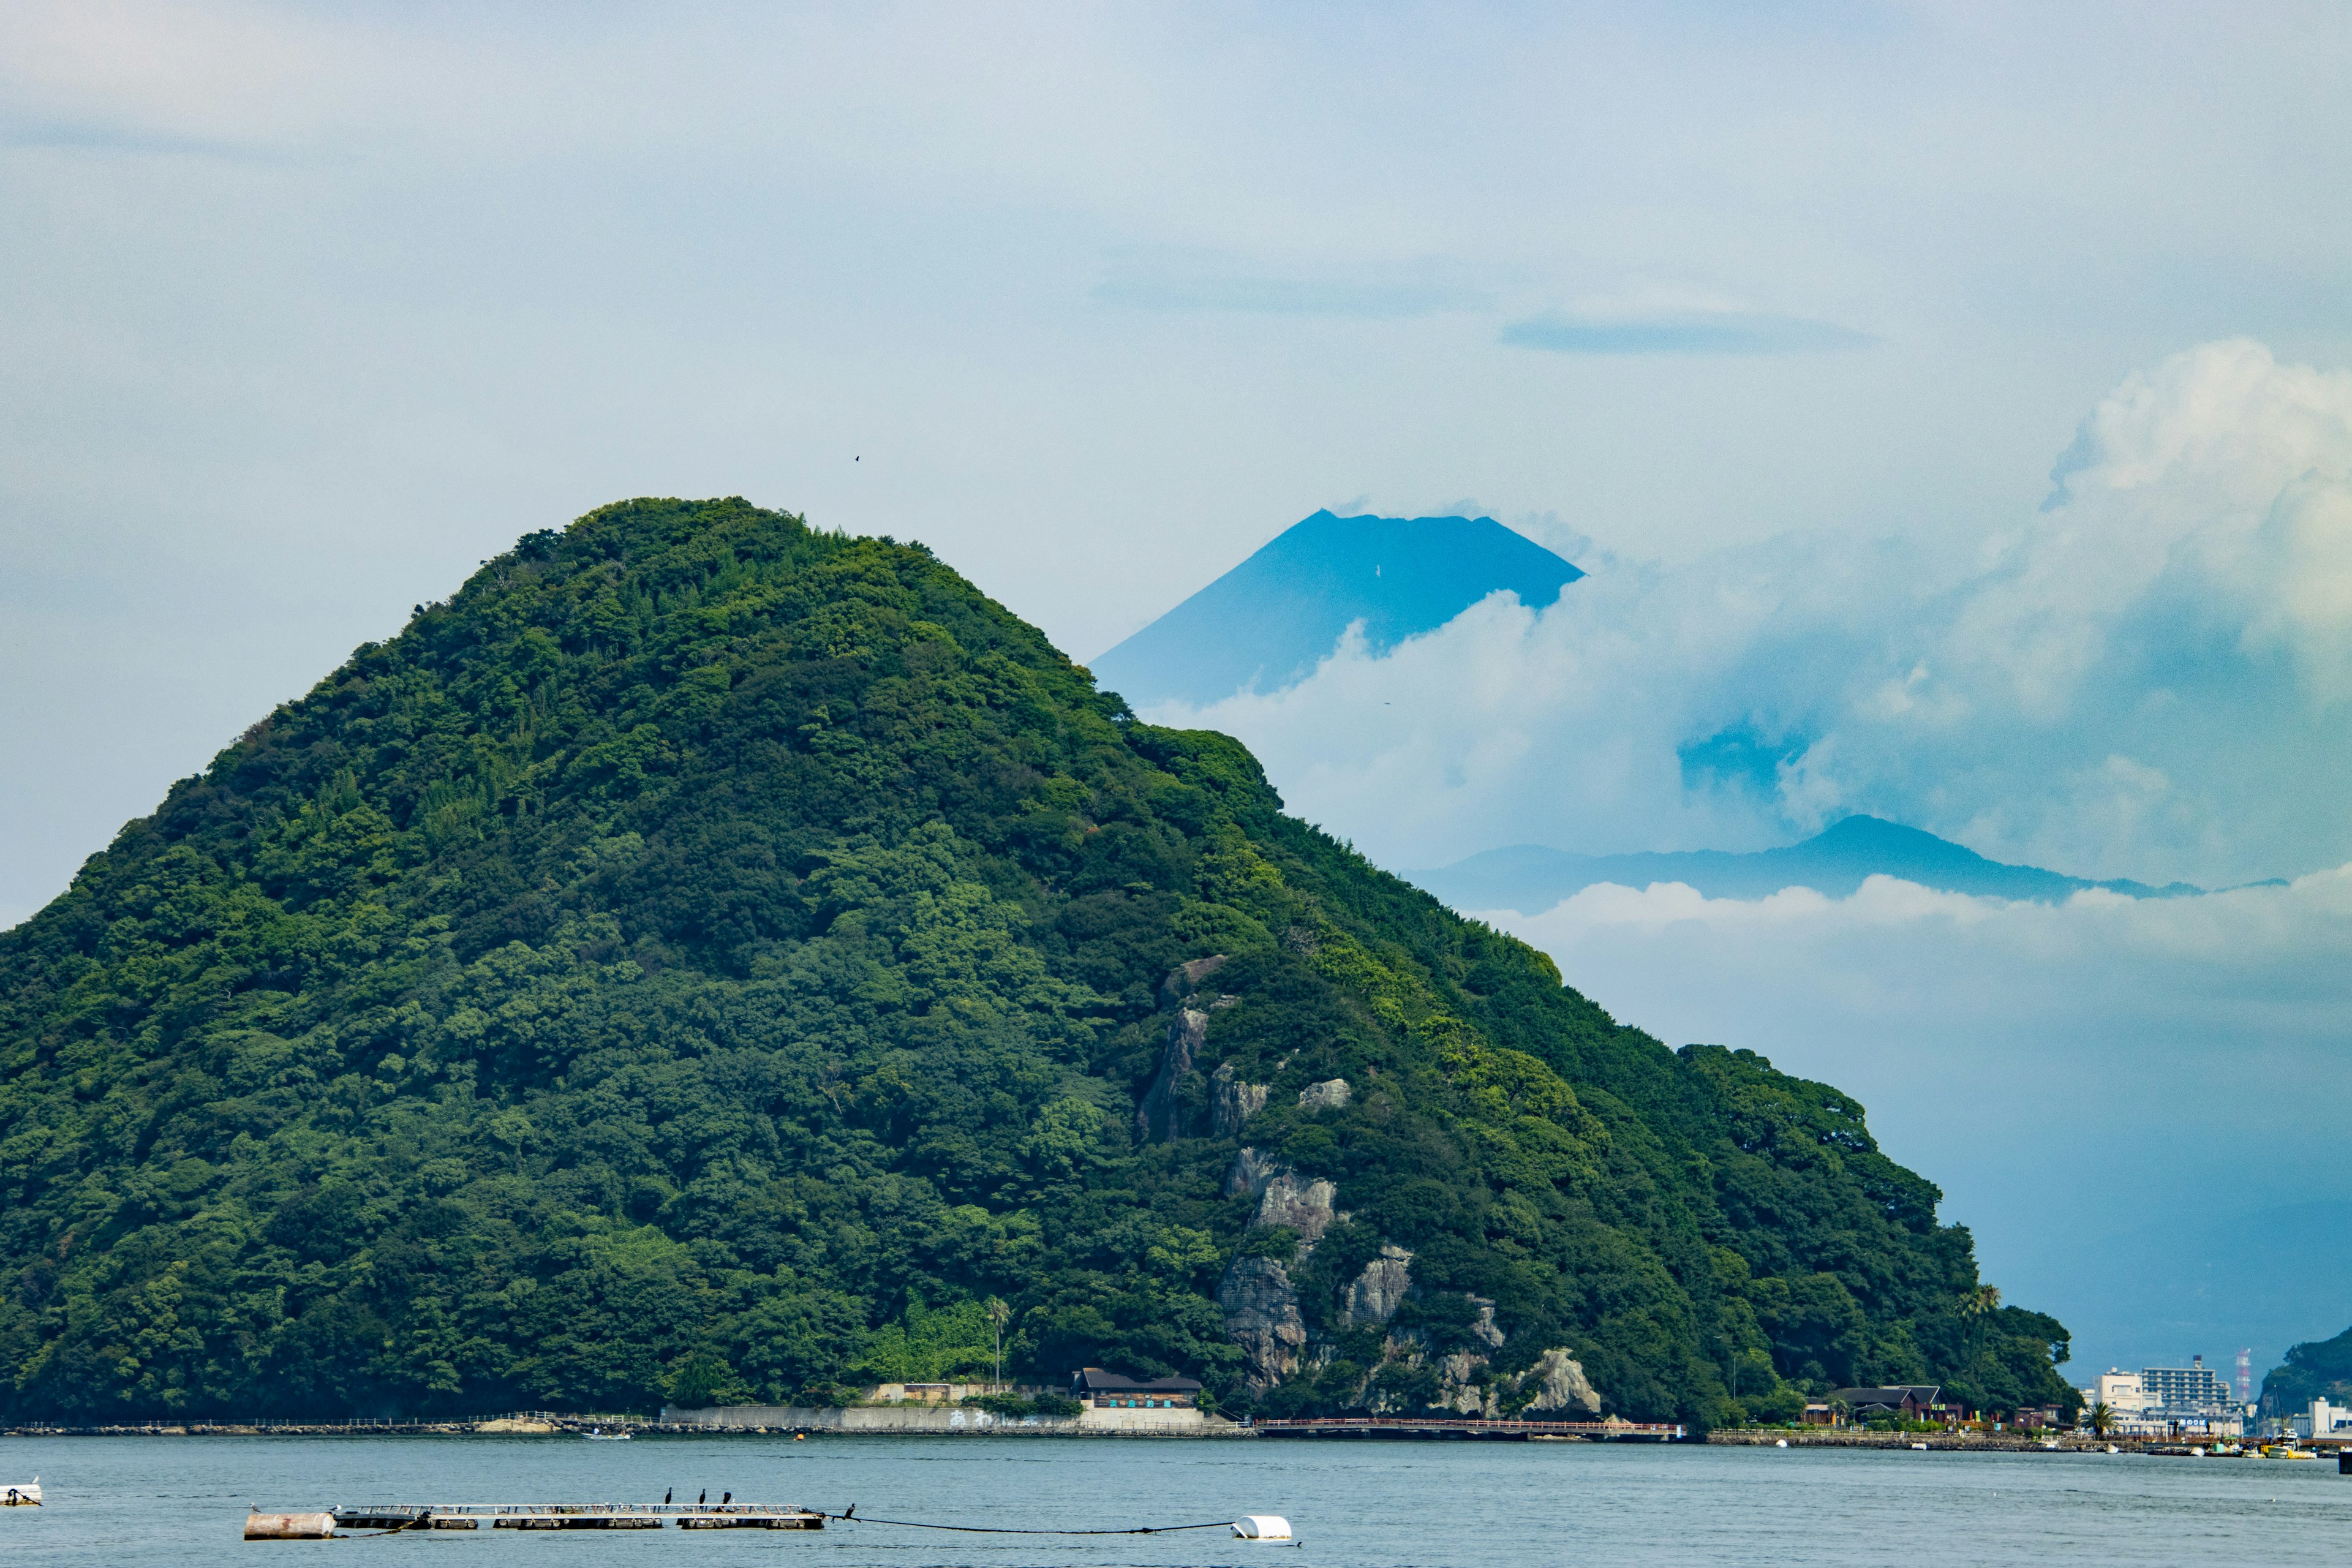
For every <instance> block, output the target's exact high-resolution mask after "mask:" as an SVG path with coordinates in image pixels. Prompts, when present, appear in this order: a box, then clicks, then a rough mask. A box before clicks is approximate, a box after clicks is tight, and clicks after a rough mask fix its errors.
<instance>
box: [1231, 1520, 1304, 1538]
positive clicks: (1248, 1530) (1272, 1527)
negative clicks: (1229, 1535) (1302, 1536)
mask: <svg viewBox="0 0 2352 1568" xmlns="http://www.w3.org/2000/svg"><path fill="white" fill-rule="evenodd" d="M1234 1534H1235V1535H1237V1536H1239V1537H1240V1538H1241V1539H1242V1540H1244V1541H1287V1540H1289V1539H1290V1521H1288V1520H1286V1519H1285V1518H1283V1517H1282V1515H1280V1514H1278V1513H1245V1514H1244V1515H1242V1516H1241V1518H1239V1519H1237V1520H1235V1521H1234Z"/></svg>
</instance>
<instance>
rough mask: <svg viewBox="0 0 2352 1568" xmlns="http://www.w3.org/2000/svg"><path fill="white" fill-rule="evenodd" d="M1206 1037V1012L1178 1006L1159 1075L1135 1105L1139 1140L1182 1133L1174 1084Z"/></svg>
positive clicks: (1181, 1113)
mask: <svg viewBox="0 0 2352 1568" xmlns="http://www.w3.org/2000/svg"><path fill="white" fill-rule="evenodd" d="M1208 1037H1209V1015H1208V1014H1207V1013H1205V1012H1203V1011H1202V1010H1201V1009H1200V1008H1197V1007H1180V1008H1178V1009H1177V1011H1176V1017H1175V1020H1174V1021H1173V1022H1172V1023H1171V1024H1170V1025H1169V1026H1168V1048H1167V1049H1166V1050H1165V1051H1164V1052H1162V1053H1161V1055H1160V1076H1159V1077H1158V1078H1156V1079H1152V1080H1151V1091H1150V1093H1149V1094H1146V1095H1145V1096H1144V1097H1143V1103H1142V1104H1141V1105H1140V1106H1138V1107H1137V1108H1136V1112H1135V1135H1136V1138H1137V1140H1138V1142H1145V1143H1149V1142H1151V1141H1152V1140H1154V1139H1160V1140H1163V1141H1164V1140H1167V1139H1171V1138H1181V1137H1182V1136H1184V1108H1183V1106H1182V1105H1181V1103H1179V1102H1178V1100H1177V1099H1176V1088H1177V1085H1179V1084H1181V1083H1182V1082H1183V1081H1184V1075H1185V1074H1186V1073H1189V1072H1191V1071H1192V1058H1194V1057H1196V1056H1198V1055H1199V1054H1200V1051H1201V1043H1202V1041H1203V1040H1206V1039H1207V1038H1208Z"/></svg>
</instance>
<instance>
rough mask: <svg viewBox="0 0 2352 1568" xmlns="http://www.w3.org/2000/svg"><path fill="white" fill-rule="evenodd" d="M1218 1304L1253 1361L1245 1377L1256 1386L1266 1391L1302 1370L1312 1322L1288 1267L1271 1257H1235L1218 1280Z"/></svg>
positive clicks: (1227, 1326)
mask: <svg viewBox="0 0 2352 1568" xmlns="http://www.w3.org/2000/svg"><path fill="white" fill-rule="evenodd" d="M1217 1305H1218V1307H1219V1308H1221V1309H1222V1310H1223V1312H1224V1314H1225V1331H1226V1332H1227V1333H1229V1334H1231V1335H1233V1337H1234V1343H1235V1344H1237V1345H1239V1346H1241V1348H1242V1353H1243V1354H1244V1356H1246V1357H1247V1358H1248V1360H1249V1370H1248V1371H1247V1372H1246V1373H1244V1380H1245V1381H1246V1382H1247V1383H1248V1384H1249V1385H1250V1386H1251V1387H1252V1388H1254V1389H1257V1390H1259V1391H1261V1392H1263V1391H1264V1390H1265V1389H1268V1388H1271V1387H1273V1386H1274V1385H1275V1384H1277V1383H1280V1382H1281V1381H1282V1380H1283V1379H1284V1378H1286V1377H1288V1376H1289V1375H1290V1374H1291V1373H1294V1372H1297V1370H1298V1358H1299V1352H1302V1351H1303V1350H1305V1349H1306V1347H1307V1324H1306V1321H1304V1320H1303V1319H1302V1318H1300V1316H1299V1315H1298V1293H1297V1291H1296V1290H1294V1289H1291V1286H1290V1273H1289V1270H1287V1269H1286V1268H1283V1266H1282V1265H1281V1264H1279V1263H1276V1261H1275V1260H1274V1259H1273V1258H1234V1263H1233V1267H1232V1268H1228V1269H1226V1270H1225V1277H1224V1279H1222V1280H1220V1281H1218V1284H1217Z"/></svg>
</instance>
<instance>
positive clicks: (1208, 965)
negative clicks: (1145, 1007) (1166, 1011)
mask: <svg viewBox="0 0 2352 1568" xmlns="http://www.w3.org/2000/svg"><path fill="white" fill-rule="evenodd" d="M1224 966H1225V955H1224V954H1223V953H1222V952H1213V953H1211V954H1210V955H1209V956H1208V957H1206V958H1196V959H1194V960H1192V963H1180V964H1178V965H1177V966H1176V967H1175V968H1173V969H1171V970H1170V971H1169V972H1168V978H1167V979H1165V980H1163V981H1161V982H1160V992H1161V994H1164V995H1165V996H1166V997H1167V998H1168V1000H1170V1001H1171V1002H1181V1001H1182V1000H1183V999H1184V998H1185V997H1187V996H1190V995H1191V994H1192V993H1193V992H1195V991H1198V990H1199V989H1200V988H1201V982H1202V981H1203V980H1206V979H1207V978H1208V977H1209V976H1210V975H1212V974H1214V973H1216V972H1217V971H1218V970H1220V969H1223V967H1224Z"/></svg>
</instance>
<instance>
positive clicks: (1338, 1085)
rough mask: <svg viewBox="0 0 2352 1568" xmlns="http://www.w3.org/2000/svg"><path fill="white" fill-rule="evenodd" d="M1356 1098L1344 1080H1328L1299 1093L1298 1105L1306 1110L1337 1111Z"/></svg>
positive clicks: (1310, 1085)
mask: <svg viewBox="0 0 2352 1568" xmlns="http://www.w3.org/2000/svg"><path fill="white" fill-rule="evenodd" d="M1355 1097H1356V1095H1355V1090H1353V1089H1349V1087H1348V1080H1347V1079H1344V1078H1327V1079H1324V1080H1323V1081H1322V1082H1321V1083H1310V1084H1308V1085H1307V1087H1306V1088H1305V1089H1300V1090H1299V1091H1298V1104H1299V1108H1300V1109H1301V1110H1339V1108H1340V1107H1342V1106H1344V1105H1346V1104H1347V1103H1348V1101H1349V1100H1353V1099H1354V1098H1355Z"/></svg>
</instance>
